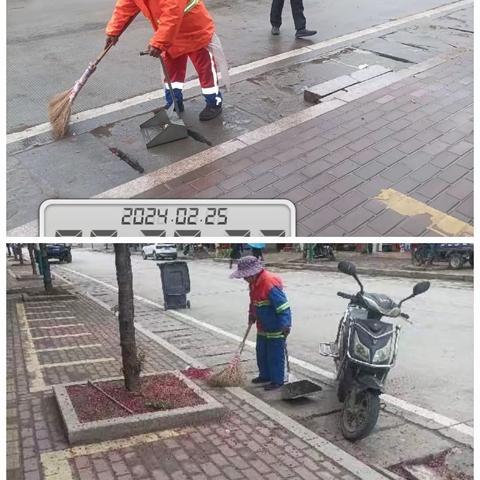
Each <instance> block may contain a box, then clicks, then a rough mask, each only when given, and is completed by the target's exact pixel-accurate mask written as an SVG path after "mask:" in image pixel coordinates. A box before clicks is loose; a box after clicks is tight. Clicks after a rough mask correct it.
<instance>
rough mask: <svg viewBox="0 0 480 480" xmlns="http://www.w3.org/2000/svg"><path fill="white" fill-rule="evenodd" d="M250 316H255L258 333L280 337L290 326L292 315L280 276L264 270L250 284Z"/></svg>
mask: <svg viewBox="0 0 480 480" xmlns="http://www.w3.org/2000/svg"><path fill="white" fill-rule="evenodd" d="M250 317H251V318H255V319H256V322H257V330H258V334H259V335H265V336H266V337H267V338H281V335H283V334H282V330H283V329H284V328H290V327H291V324H292V316H291V311H290V305H289V303H288V300H287V296H286V295H285V292H284V291H283V285H282V281H281V280H280V278H278V277H277V276H276V275H273V274H272V273H270V272H267V271H266V270H263V271H262V272H261V273H260V275H259V276H258V278H257V280H256V282H255V283H254V284H253V285H251V286H250Z"/></svg>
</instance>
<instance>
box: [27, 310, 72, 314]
mask: <svg viewBox="0 0 480 480" xmlns="http://www.w3.org/2000/svg"><path fill="white" fill-rule="evenodd" d="M39 313H48V314H52V313H70V312H69V311H68V312H67V311H65V310H52V311H51V312H48V311H47V312H27V315H38V314H39Z"/></svg>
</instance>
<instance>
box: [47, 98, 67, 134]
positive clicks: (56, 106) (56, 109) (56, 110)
mask: <svg viewBox="0 0 480 480" xmlns="http://www.w3.org/2000/svg"><path fill="white" fill-rule="evenodd" d="M70 92H71V90H65V91H64V92H62V93H58V94H57V95H55V96H54V97H53V98H52V99H51V100H50V102H49V104H48V119H49V120H50V124H51V125H52V130H53V135H54V137H55V138H57V139H58V138H63V137H64V136H65V135H66V133H67V132H68V124H69V122H70V116H71V114H72V100H71V98H70Z"/></svg>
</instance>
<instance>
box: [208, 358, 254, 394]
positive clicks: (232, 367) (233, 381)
mask: <svg viewBox="0 0 480 480" xmlns="http://www.w3.org/2000/svg"><path fill="white" fill-rule="evenodd" d="M245 382H246V375H245V372H244V370H243V367H242V365H241V363H240V354H238V353H237V354H236V355H235V356H234V357H233V358H232V360H231V361H230V363H229V364H228V365H227V367H226V368H224V369H223V370H220V371H219V372H216V373H213V374H212V375H210V376H209V377H208V378H207V383H208V384H209V385H210V386H211V387H240V386H242V385H244V384H245Z"/></svg>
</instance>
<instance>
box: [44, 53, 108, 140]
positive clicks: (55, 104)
mask: <svg viewBox="0 0 480 480" xmlns="http://www.w3.org/2000/svg"><path fill="white" fill-rule="evenodd" d="M112 46H113V45H109V46H108V47H106V48H105V49H104V50H103V52H102V53H101V55H100V56H99V57H98V58H97V59H96V60H95V62H93V63H90V64H89V65H88V67H87V69H86V70H85V71H84V72H83V75H82V76H81V77H80V78H79V79H78V80H77V81H76V82H75V83H74V85H73V87H72V88H70V89H69V90H65V91H64V92H62V93H57V95H55V96H54V97H53V98H52V99H51V100H50V102H49V104H48V119H49V120H50V124H51V125H52V130H53V135H54V137H55V138H62V137H64V136H65V134H66V133H67V131H68V124H69V122H70V116H71V115H72V103H73V101H74V100H75V98H76V97H77V95H78V94H79V92H80V90H81V89H82V87H83V86H84V85H85V84H86V83H87V80H88V79H89V78H90V76H91V75H92V73H93V72H94V71H95V69H96V68H97V65H98V64H99V63H100V61H101V60H102V58H103V57H104V56H105V55H106V54H107V53H108V51H109V50H110V48H112Z"/></svg>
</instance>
